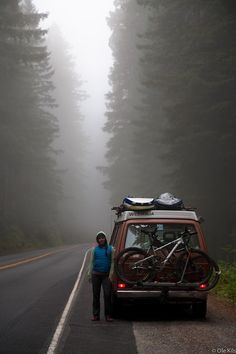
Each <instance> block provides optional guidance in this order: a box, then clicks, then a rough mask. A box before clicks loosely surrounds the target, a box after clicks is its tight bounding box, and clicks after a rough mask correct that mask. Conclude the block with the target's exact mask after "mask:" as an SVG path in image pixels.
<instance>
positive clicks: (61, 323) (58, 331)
mask: <svg viewBox="0 0 236 354" xmlns="http://www.w3.org/2000/svg"><path fill="white" fill-rule="evenodd" d="M89 251H90V249H88V250H87V252H86V253H85V256H84V261H83V264H82V267H81V269H80V272H79V275H78V278H77V280H76V282H75V285H74V288H73V290H72V292H71V294H70V297H69V300H68V301H67V304H66V307H65V308H64V311H63V313H62V316H61V319H60V321H59V323H58V325H57V328H56V331H55V333H54V335H53V338H52V341H51V344H50V346H49V348H48V351H47V354H54V353H56V349H57V346H58V344H59V341H60V338H61V335H62V333H63V329H64V325H65V323H66V320H67V317H68V314H69V311H70V309H71V305H72V302H73V300H74V297H75V293H76V290H77V288H78V285H79V282H80V278H81V275H82V272H83V269H84V265H85V262H86V258H87V255H88V252H89Z"/></svg>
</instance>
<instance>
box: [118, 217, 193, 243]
mask: <svg viewBox="0 0 236 354" xmlns="http://www.w3.org/2000/svg"><path fill="white" fill-rule="evenodd" d="M186 228H187V229H188V230H189V231H190V232H195V231H196V230H195V227H194V225H193V224H182V223H181V224H180V223H176V224H172V223H171V224H170V223H161V224H153V223H152V224H137V223H134V224H130V225H129V226H128V230H127V234H126V241H125V248H128V247H140V248H142V249H148V248H149V247H150V244H151V240H150V237H149V235H148V234H147V232H148V231H150V230H151V231H152V234H153V236H154V239H155V241H156V242H155V245H156V246H157V247H158V246H162V245H165V244H167V243H170V242H172V241H174V240H176V239H177V238H178V237H180V233H181V232H183V231H184V230H185V229H186ZM173 246H174V244H173ZM189 246H190V247H194V248H199V240H198V235H197V234H195V235H192V236H191V238H190V240H189Z"/></svg>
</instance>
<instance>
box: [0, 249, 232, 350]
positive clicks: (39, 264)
mask: <svg viewBox="0 0 236 354" xmlns="http://www.w3.org/2000/svg"><path fill="white" fill-rule="evenodd" d="M88 248H89V246H88V245H79V246H76V247H73V248H66V249H58V250H55V251H56V253H54V254H51V255H48V256H46V257H43V258H39V259H35V260H32V261H31V262H29V263H25V264H22V265H18V266H15V267H13V268H8V269H2V270H1V267H3V265H4V264H8V263H10V264H12V263H14V262H16V261H19V260H20V258H27V257H28V258H29V257H31V256H37V255H38V254H42V253H47V252H48V250H43V251H41V252H39V253H38V252H36V253H35V252H34V253H33V254H30V253H27V254H25V255H17V256H15V257H14V256H11V257H10V259H9V258H7V257H5V258H3V257H0V289H1V291H0V316H1V317H0V353H1V354H8V353H11V354H28V353H30V354H46V353H47V349H48V346H49V344H50V343H51V340H52V337H53V335H54V333H55V330H56V327H57V324H58V322H59V320H60V318H61V315H62V312H63V310H64V308H65V306H66V303H67V301H68V298H69V297H70V294H71V291H72V289H73V288H74V284H75V282H76V280H77V278H78V273H79V271H80V268H81V266H82V262H83V259H84V255H85V251H86V249H88ZM16 258H17V259H16ZM85 269H86V266H85ZM75 295H76V296H75V299H74V301H73V302H72V307H71V311H70V313H69V317H68V320H67V321H66V323H65V326H64V328H63V332H62V337H61V339H60V341H59V343H58V347H57V350H56V353H57V354H59V353H60V354H172V353H173V354H198V353H199V354H207V353H236V307H235V306H232V305H228V304H226V303H225V302H223V301H221V300H218V299H216V298H214V297H210V299H209V310H208V315H207V318H206V320H194V319H192V318H191V315H190V313H189V312H188V310H185V309H183V308H180V307H174V306H163V305H162V306H158V305H157V304H155V305H154V304H147V305H145V306H144V305H142V306H141V305H139V306H131V305H127V306H125V307H124V308H123V311H122V312H121V313H120V316H119V318H117V319H115V321H114V322H112V323H108V322H106V321H105V320H104V317H103V316H102V317H101V321H100V322H91V320H90V319H91V315H92V311H91V310H92V295H91V285H90V284H89V283H88V281H87V279H86V276H85V271H84V272H83V273H82V277H81V279H80V282H79V286H78V288H77V290H76V293H75Z"/></svg>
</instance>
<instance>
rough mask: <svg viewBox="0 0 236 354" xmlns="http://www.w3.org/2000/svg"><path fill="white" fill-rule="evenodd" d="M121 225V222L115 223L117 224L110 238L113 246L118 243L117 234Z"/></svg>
mask: <svg viewBox="0 0 236 354" xmlns="http://www.w3.org/2000/svg"><path fill="white" fill-rule="evenodd" d="M119 227H120V225H119V224H115V226H114V229H113V232H112V235H111V239H110V242H109V244H110V245H112V246H114V245H115V243H116V237H117V234H118V230H119Z"/></svg>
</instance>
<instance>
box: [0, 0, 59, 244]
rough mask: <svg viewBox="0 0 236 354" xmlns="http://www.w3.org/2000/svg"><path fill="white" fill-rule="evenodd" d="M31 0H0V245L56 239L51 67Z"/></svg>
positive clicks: (55, 122)
mask: <svg viewBox="0 0 236 354" xmlns="http://www.w3.org/2000/svg"><path fill="white" fill-rule="evenodd" d="M45 17H46V15H45V14H42V13H37V11H36V10H35V8H34V6H33V4H32V1H31V0H24V1H19V0H1V2H0V112H1V114H0V144H1V148H0V156H1V158H0V161H1V167H0V186H1V188H0V249H1V250H3V251H4V250H6V249H13V248H21V247H22V248H25V247H30V246H46V245H53V244H59V243H61V242H62V235H61V233H60V230H59V228H60V221H59V220H60V214H58V205H59V203H60V202H61V200H62V197H63V183H62V177H61V176H62V173H61V171H59V166H58V162H57V159H56V156H57V155H58V154H59V151H56V148H55V139H56V138H57V137H58V136H59V134H60V129H59V121H58V118H57V115H56V113H57V112H56V109H57V107H58V104H57V102H56V100H55V94H54V91H55V85H54V82H53V74H54V68H53V67H52V62H51V57H50V52H49V50H48V47H47V44H46V37H45V36H46V33H47V31H46V30H43V29H42V28H41V27H40V26H41V25H40V21H41V20H43V19H44V18H45Z"/></svg>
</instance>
